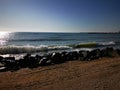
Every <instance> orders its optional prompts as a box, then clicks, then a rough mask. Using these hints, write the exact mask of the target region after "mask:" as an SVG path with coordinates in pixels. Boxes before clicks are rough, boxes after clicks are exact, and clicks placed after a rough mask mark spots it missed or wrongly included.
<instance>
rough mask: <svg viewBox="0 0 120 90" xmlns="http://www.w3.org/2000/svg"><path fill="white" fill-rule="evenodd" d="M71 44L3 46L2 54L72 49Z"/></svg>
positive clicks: (0, 51) (0, 50)
mask: <svg viewBox="0 0 120 90" xmlns="http://www.w3.org/2000/svg"><path fill="white" fill-rule="evenodd" d="M70 48H71V47H69V46H48V45H40V46H31V45H25V46H16V45H10V46H1V47H0V54H20V53H32V52H43V51H49V50H67V49H70Z"/></svg>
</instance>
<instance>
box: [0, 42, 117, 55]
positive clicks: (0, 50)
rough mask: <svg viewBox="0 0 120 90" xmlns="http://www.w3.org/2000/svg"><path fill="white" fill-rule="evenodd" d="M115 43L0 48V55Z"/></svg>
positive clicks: (82, 47) (84, 47)
mask: <svg viewBox="0 0 120 90" xmlns="http://www.w3.org/2000/svg"><path fill="white" fill-rule="evenodd" d="M115 44H116V43H115V42H113V41H110V42H98V43H97V42H87V43H80V44H71V45H53V46H52V45H51V46H50V45H40V46H32V45H25V46H16V45H9V46H0V54H20V53H36V52H47V51H52V50H73V49H76V48H80V49H86V48H97V47H104V46H113V45H115Z"/></svg>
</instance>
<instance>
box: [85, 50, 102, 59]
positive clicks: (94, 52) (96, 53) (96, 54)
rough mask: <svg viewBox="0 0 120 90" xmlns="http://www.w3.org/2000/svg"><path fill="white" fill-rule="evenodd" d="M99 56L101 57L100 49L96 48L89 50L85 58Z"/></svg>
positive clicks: (96, 57)
mask: <svg viewBox="0 0 120 90" xmlns="http://www.w3.org/2000/svg"><path fill="white" fill-rule="evenodd" d="M98 58H100V49H95V50H92V51H91V52H89V53H88V54H87V56H86V57H85V58H84V60H87V61H90V60H94V59H98Z"/></svg>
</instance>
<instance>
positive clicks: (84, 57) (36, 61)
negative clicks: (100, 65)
mask: <svg viewBox="0 0 120 90" xmlns="http://www.w3.org/2000/svg"><path fill="white" fill-rule="evenodd" d="M119 55H120V49H113V48H112V47H107V48H104V49H94V50H92V51H84V50H81V51H71V52H66V51H64V52H61V53H58V52H54V53H49V54H46V55H43V56H40V55H36V56H31V54H26V55H25V56H24V57H23V58H21V59H19V60H15V57H2V56H0V71H16V70H19V69H21V68H36V67H39V66H48V65H55V64H61V63H64V62H66V61H74V60H79V61H92V60H95V59H99V58H103V57H114V56H119Z"/></svg>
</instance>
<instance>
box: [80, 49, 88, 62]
mask: <svg viewBox="0 0 120 90" xmlns="http://www.w3.org/2000/svg"><path fill="white" fill-rule="evenodd" d="M88 53H89V51H84V50H82V51H79V60H81V61H84V60H85V57H87V55H88Z"/></svg>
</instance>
